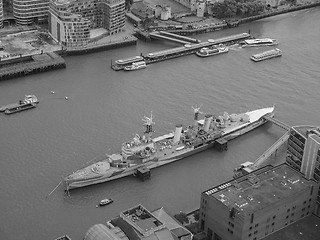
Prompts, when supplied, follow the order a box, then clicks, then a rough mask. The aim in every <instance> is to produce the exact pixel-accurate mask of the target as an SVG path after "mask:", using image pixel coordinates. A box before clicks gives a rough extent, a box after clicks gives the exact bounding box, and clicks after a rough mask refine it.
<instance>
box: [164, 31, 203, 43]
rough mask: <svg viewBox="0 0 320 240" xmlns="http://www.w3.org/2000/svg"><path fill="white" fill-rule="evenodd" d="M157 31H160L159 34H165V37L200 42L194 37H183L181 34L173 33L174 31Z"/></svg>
mask: <svg viewBox="0 0 320 240" xmlns="http://www.w3.org/2000/svg"><path fill="white" fill-rule="evenodd" d="M159 33H160V35H163V36H167V37H172V38H176V39H180V40H183V41H187V42H189V43H199V42H201V41H200V40H198V39H195V38H190V37H185V36H181V35H178V34H175V33H170V32H166V31H160V32H159Z"/></svg>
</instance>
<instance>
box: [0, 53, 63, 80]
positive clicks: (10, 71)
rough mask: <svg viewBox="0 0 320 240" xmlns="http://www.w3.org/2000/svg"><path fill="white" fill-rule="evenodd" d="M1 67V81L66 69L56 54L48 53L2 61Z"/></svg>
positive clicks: (61, 59)
mask: <svg viewBox="0 0 320 240" xmlns="http://www.w3.org/2000/svg"><path fill="white" fill-rule="evenodd" d="M0 67H1V71H0V80H5V79H10V78H15V77H22V76H26V75H30V74H34V73H40V72H46V71H51V70H54V69H59V68H65V67H66V63H65V61H64V59H63V58H62V57H60V56H59V55H57V54H56V53H53V52H48V53H41V54H36V55H24V56H22V57H19V58H14V59H12V60H11V59H10V60H6V61H4V60H2V61H0Z"/></svg>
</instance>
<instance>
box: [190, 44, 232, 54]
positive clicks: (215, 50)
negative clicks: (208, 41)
mask: <svg viewBox="0 0 320 240" xmlns="http://www.w3.org/2000/svg"><path fill="white" fill-rule="evenodd" d="M228 51H229V48H228V47H227V46H225V45H223V44H220V45H219V46H213V47H203V48H201V49H200V50H199V51H197V52H196V54H197V56H199V57H209V56H214V55H218V54H221V53H227V52H228Z"/></svg>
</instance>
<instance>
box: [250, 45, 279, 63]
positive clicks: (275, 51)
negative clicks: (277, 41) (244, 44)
mask: <svg viewBox="0 0 320 240" xmlns="http://www.w3.org/2000/svg"><path fill="white" fill-rule="evenodd" d="M280 56H282V51H281V50H280V49H278V48H276V49H272V50H269V51H265V52H262V53H258V54H255V55H252V56H251V57H250V59H251V60H252V61H254V62H260V61H263V60H266V59H270V58H275V57H280Z"/></svg>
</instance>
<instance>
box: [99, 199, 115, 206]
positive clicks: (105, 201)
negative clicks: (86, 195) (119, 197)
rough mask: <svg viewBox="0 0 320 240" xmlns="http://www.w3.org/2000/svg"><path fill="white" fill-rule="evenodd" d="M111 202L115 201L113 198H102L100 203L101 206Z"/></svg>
mask: <svg viewBox="0 0 320 240" xmlns="http://www.w3.org/2000/svg"><path fill="white" fill-rule="evenodd" d="M110 203H113V200H112V199H111V198H106V199H102V200H101V201H100V203H99V205H100V206H105V205H108V204H110Z"/></svg>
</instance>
